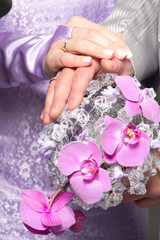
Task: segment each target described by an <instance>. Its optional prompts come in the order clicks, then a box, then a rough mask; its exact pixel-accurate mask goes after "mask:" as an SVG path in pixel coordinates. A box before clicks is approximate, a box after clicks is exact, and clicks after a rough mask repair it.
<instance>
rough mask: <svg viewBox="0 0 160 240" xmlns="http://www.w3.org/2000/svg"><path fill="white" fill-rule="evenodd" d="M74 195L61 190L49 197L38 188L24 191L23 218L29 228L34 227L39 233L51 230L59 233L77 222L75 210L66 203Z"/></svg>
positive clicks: (21, 210)
mask: <svg viewBox="0 0 160 240" xmlns="http://www.w3.org/2000/svg"><path fill="white" fill-rule="evenodd" d="M73 196H74V194H73V193H69V192H59V193H58V194H57V193H56V195H55V194H53V195H52V196H51V198H50V199H48V198H47V197H46V195H45V194H44V193H43V192H41V191H38V190H34V189H32V190H26V191H23V192H22V198H23V201H22V203H21V205H20V216H21V219H22V221H23V223H24V224H25V225H27V226H28V229H29V228H31V229H32V232H33V229H34V230H38V231H39V232H38V231H37V233H42V232H43V231H44V232H46V231H48V230H51V232H53V233H54V234H56V235H59V234H61V233H63V231H64V230H66V229H67V228H70V227H71V226H72V225H73V224H74V223H75V215H74V212H73V210H72V209H71V207H69V206H67V205H66V204H67V203H68V202H69V201H70V200H71V199H72V198H73ZM35 232H36V231H35Z"/></svg>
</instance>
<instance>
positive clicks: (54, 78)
mask: <svg viewBox="0 0 160 240" xmlns="http://www.w3.org/2000/svg"><path fill="white" fill-rule="evenodd" d="M56 80H57V77H56V76H55V77H52V78H51V80H50V82H49V83H51V82H52V81H56Z"/></svg>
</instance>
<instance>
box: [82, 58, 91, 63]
mask: <svg viewBox="0 0 160 240" xmlns="http://www.w3.org/2000/svg"><path fill="white" fill-rule="evenodd" d="M91 59H92V58H91V57H84V58H82V61H83V62H86V63H89V62H90V61H91Z"/></svg>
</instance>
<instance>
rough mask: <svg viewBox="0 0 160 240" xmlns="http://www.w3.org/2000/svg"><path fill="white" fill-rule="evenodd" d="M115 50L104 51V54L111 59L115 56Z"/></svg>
mask: <svg viewBox="0 0 160 240" xmlns="http://www.w3.org/2000/svg"><path fill="white" fill-rule="evenodd" d="M113 52H114V51H113V50H111V49H103V54H105V55H107V56H109V57H111V56H112V55H113Z"/></svg>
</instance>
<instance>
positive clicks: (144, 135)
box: [141, 131, 151, 143]
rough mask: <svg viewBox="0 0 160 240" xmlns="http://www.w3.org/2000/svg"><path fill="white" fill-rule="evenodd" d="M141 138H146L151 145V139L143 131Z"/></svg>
mask: <svg viewBox="0 0 160 240" xmlns="http://www.w3.org/2000/svg"><path fill="white" fill-rule="evenodd" d="M141 137H143V138H145V139H146V140H147V141H148V142H149V143H151V138H150V137H149V136H148V135H147V134H146V133H144V132H142V131H141Z"/></svg>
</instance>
